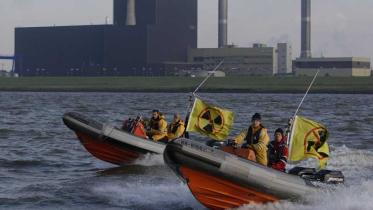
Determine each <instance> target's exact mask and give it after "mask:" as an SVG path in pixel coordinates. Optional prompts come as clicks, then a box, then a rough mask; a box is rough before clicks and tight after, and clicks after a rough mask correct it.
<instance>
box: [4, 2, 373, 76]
mask: <svg viewBox="0 0 373 210" xmlns="http://www.w3.org/2000/svg"><path fill="white" fill-rule="evenodd" d="M228 2H229V11H228V12H229V13H228V24H229V25H228V30H229V32H228V42H229V43H230V44H235V45H237V46H241V47H248V46H251V45H252V44H253V43H265V44H267V45H270V46H274V45H275V44H276V43H277V42H288V43H290V44H291V45H292V47H293V55H294V57H296V56H298V55H299V50H300V0H229V1H228ZM112 7H113V3H112V0H63V1H61V0H0V55H7V54H13V53H14V28H15V27H27V26H52V25H57V26H60V25H81V24H84V25H85V24H103V23H105V20H106V19H107V18H109V20H110V21H112ZM198 7H199V8H198V27H199V28H198V47H216V46H217V30H218V21H217V16H218V0H199V4H198ZM372 8H373V1H372V0H355V1H354V0H312V43H311V47H312V55H313V56H325V57H327V56H330V57H336V56H342V57H343V56H362V57H370V58H373V10H372ZM3 67H4V68H9V62H4V61H2V60H0V69H2V68H3Z"/></svg>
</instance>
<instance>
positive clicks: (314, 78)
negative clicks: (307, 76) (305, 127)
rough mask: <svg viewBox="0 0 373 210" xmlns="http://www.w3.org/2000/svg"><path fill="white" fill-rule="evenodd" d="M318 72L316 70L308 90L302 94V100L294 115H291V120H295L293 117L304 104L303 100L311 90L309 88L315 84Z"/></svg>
mask: <svg viewBox="0 0 373 210" xmlns="http://www.w3.org/2000/svg"><path fill="white" fill-rule="evenodd" d="M319 72H320V69H318V70H317V72H316V74H315V76H314V77H313V79H312V81H311V84H310V85H309V86H308V89H307V91H306V93H305V94H304V96H303V98H302V100H301V101H300V103H299V105H298V108H297V110H296V111H295V113H294V115H293V119H294V118H295V116H296V115H297V114H298V112H299V109H300V108H301V106H302V104H303V102H304V99H306V97H307V95H308V92H309V91H310V90H311V87H312V86H313V83H315V81H316V78H317V75H318V74H319Z"/></svg>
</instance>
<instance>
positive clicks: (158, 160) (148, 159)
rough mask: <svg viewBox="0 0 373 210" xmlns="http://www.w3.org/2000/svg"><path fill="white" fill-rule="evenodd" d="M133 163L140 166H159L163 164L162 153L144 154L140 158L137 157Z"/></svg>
mask: <svg viewBox="0 0 373 210" xmlns="http://www.w3.org/2000/svg"><path fill="white" fill-rule="evenodd" d="M133 165H141V166H159V165H164V160H163V155H162V154H150V153H148V154H146V155H144V156H143V157H142V158H139V159H137V160H136V161H135V162H134V163H133Z"/></svg>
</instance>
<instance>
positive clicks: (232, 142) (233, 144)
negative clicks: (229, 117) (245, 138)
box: [227, 139, 237, 146]
mask: <svg viewBox="0 0 373 210" xmlns="http://www.w3.org/2000/svg"><path fill="white" fill-rule="evenodd" d="M227 144H228V145H229V146H236V145H237V142H236V140H234V139H228V141H227Z"/></svg>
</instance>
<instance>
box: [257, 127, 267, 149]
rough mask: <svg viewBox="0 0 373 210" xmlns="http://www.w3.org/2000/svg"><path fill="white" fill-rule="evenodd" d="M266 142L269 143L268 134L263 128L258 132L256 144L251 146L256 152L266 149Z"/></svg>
mask: <svg viewBox="0 0 373 210" xmlns="http://www.w3.org/2000/svg"><path fill="white" fill-rule="evenodd" d="M268 143H269V136H268V133H267V129H266V128H263V129H262V131H261V132H260V137H259V141H258V143H257V144H254V145H253V148H254V150H255V151H256V152H263V151H267V148H268Z"/></svg>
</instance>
